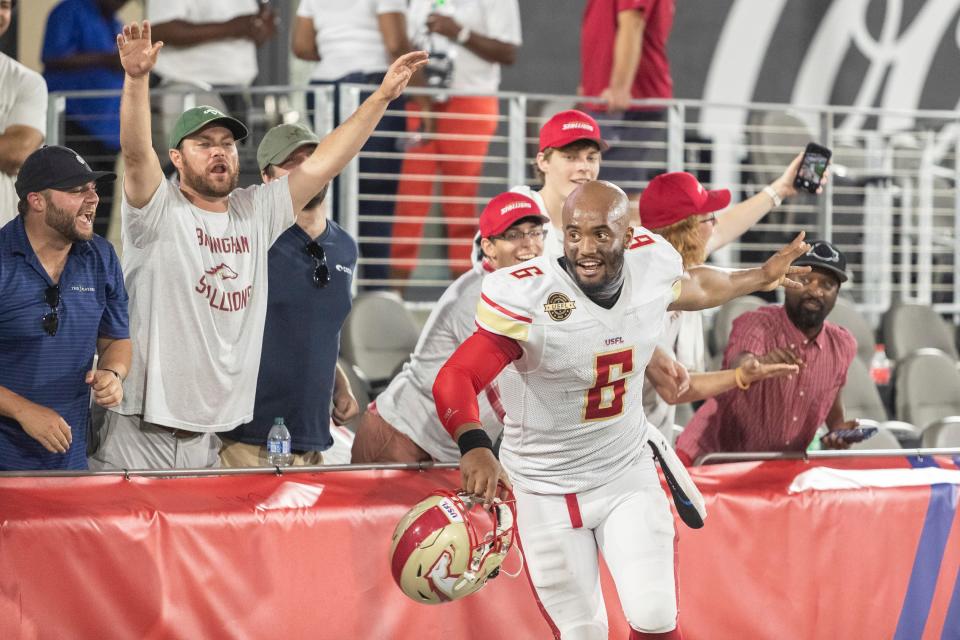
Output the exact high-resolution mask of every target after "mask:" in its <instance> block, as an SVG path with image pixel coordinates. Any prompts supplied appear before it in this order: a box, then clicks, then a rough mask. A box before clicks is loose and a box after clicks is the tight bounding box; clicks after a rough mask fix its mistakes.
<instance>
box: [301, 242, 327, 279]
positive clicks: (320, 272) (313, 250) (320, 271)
mask: <svg viewBox="0 0 960 640" xmlns="http://www.w3.org/2000/svg"><path fill="white" fill-rule="evenodd" d="M306 250H307V254H308V255H309V256H310V257H311V258H313V284H314V286H315V287H317V288H318V289H322V288H324V287H325V286H327V285H328V284H330V269H329V268H327V254H326V252H324V250H323V247H321V246H320V245H319V244H317V242H316V241H315V240H311V241H310V242H308V243H307V246H306Z"/></svg>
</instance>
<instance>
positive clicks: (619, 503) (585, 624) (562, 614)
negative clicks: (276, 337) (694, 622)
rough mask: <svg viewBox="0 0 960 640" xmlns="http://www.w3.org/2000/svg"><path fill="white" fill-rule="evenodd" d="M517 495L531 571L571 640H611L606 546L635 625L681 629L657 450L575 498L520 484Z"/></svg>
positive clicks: (544, 600) (646, 452)
mask: <svg viewBox="0 0 960 640" xmlns="http://www.w3.org/2000/svg"><path fill="white" fill-rule="evenodd" d="M514 494H515V496H516V499H517V528H518V532H519V537H520V543H521V546H522V548H523V552H524V555H525V557H526V565H527V571H528V572H529V575H530V579H531V580H532V582H533V586H534V588H535V590H536V595H537V597H538V599H539V600H540V603H541V605H542V606H543V608H544V609H545V610H546V613H547V614H548V616H549V618H550V620H549V622H550V623H551V626H552V627H554V628H555V629H557V630H559V632H560V637H561V638H563V640H594V639H596V640H607V612H606V608H605V605H604V602H603V594H602V593H601V591H600V571H599V564H598V558H597V550H598V548H599V551H600V553H602V554H603V557H604V559H605V560H606V563H607V566H608V567H609V569H610V573H611V574H612V576H613V580H614V583H615V584H616V587H617V593H618V595H619V596H620V603H621V605H622V607H623V613H624V615H625V616H626V618H627V622H628V623H629V624H630V626H631V627H632V628H633V629H637V630H639V631H645V632H648V633H663V632H666V631H670V630H671V629H674V628H675V627H676V623H677V591H676V582H675V576H674V563H675V548H676V547H675V535H676V534H675V531H674V527H673V515H672V513H671V512H670V505H669V503H668V502H667V496H666V495H665V494H664V491H663V489H662V488H661V485H660V480H659V478H658V476H657V472H656V468H655V466H654V462H653V456H652V455H651V453H650V450H649V448H645V449H644V454H643V456H642V457H641V459H640V461H639V463H638V464H637V465H635V466H633V467H631V468H629V469H627V471H625V472H624V473H623V474H621V475H620V476H619V477H618V478H616V479H615V480H613V481H612V482H610V483H608V484H606V485H604V486H601V487H597V488H595V489H591V490H589V491H585V492H582V493H578V494H570V495H568V496H564V495H542V494H532V493H527V492H524V491H523V490H521V489H519V488H517V487H515V488H514ZM578 525H579V526H578Z"/></svg>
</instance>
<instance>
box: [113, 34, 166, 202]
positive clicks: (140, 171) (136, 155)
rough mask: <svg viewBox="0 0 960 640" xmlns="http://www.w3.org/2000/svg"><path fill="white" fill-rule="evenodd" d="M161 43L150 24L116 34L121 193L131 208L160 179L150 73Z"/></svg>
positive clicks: (147, 196) (149, 193)
mask: <svg viewBox="0 0 960 640" xmlns="http://www.w3.org/2000/svg"><path fill="white" fill-rule="evenodd" d="M161 47H163V43H162V42H156V43H154V42H153V41H152V40H151V34H150V23H149V22H147V21H146V20H144V21H143V23H142V24H138V23H136V22H131V23H130V24H128V25H126V26H124V27H123V33H120V34H118V35H117V49H118V51H119V52H120V64H121V65H123V70H124V78H123V94H122V96H121V98H120V155H121V156H122V157H123V165H124V168H123V172H124V173H123V192H124V195H126V197H127V202H129V203H130V205H131V206H133V207H136V208H140V207H143V206H144V205H145V204H147V202H149V201H150V198H151V197H152V196H153V194H154V193H155V192H156V190H157V187H159V186H160V183H161V181H162V180H163V170H162V169H161V168H160V160H159V159H158V158H157V154H156V152H155V151H154V150H153V142H152V137H151V130H150V70H151V69H153V67H154V65H155V64H157V55H158V54H159V53H160V48H161Z"/></svg>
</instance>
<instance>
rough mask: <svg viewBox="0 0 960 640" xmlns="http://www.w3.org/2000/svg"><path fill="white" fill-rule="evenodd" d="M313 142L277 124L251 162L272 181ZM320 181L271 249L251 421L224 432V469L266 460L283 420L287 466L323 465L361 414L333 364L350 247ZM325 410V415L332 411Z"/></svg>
mask: <svg viewBox="0 0 960 640" xmlns="http://www.w3.org/2000/svg"><path fill="white" fill-rule="evenodd" d="M319 143H320V138H318V137H317V136H316V134H314V133H313V131H311V130H310V129H308V128H306V127H304V126H303V125H300V124H281V125H279V126H277V127H274V128H273V129H270V131H268V132H267V134H266V135H265V136H264V137H263V140H261V141H260V147H259V148H258V149H257V164H258V165H259V167H260V176H261V178H262V179H263V182H264V184H271V183H273V182H275V181H276V180H279V179H280V178H282V177H283V176H286V175H288V174H289V173H290V172H291V171H293V170H294V169H296V168H297V167H299V166H300V165H301V164H303V163H304V162H305V161H306V159H307V158H309V157H310V154H311V153H313V150H314V149H316V147H317V145H318V144H319ZM326 194H327V186H326V185H325V186H324V187H323V188H322V189H321V190H320V193H318V194H317V195H316V196H315V197H314V198H313V199H312V200H311V201H310V202H308V203H307V205H306V206H305V207H304V212H305V213H307V214H309V215H301V216H297V223H296V224H295V225H293V226H291V227H290V228H289V229H287V230H286V231H284V232H283V233H282V234H281V235H280V237H279V238H277V240H276V242H274V243H273V246H272V247H270V253H269V259H268V261H267V262H268V271H269V281H270V285H269V290H270V293H269V297H268V301H267V320H266V325H265V328H264V333H263V350H262V353H263V355H262V356H261V358H260V374H259V376H258V378H257V399H256V402H255V404H254V408H253V420H251V421H249V422H247V423H246V424H244V425H241V426H239V427H237V428H236V429H234V430H233V431H231V432H229V433H227V434H226V437H224V438H223V449H222V450H221V452H220V462H221V464H223V466H226V467H257V466H264V465H266V464H268V461H267V448H266V446H265V444H266V442H267V434H268V433H269V432H270V427H271V426H272V425H273V420H274V419H275V418H278V417H282V418H284V421H285V423H286V425H287V427H288V428H289V430H290V434H291V451H292V453H293V464H307V465H312V464H322V463H323V452H324V451H326V450H328V449H329V448H330V447H331V446H332V445H333V437H332V436H331V434H330V419H331V417H332V418H333V422H334V423H335V424H337V425H342V424H344V423H345V422H348V421H350V420H351V419H353V417H354V416H356V415H357V413H358V411H359V407H358V405H357V399H356V398H355V397H354V396H353V393H352V391H351V389H350V383H349V382H348V381H347V378H346V375H345V374H344V373H343V371H341V370H340V368H339V366H338V365H337V354H338V352H339V351H340V328H341V327H342V326H343V321H344V320H345V319H346V317H347V314H348V313H350V307H351V292H350V288H351V284H352V282H353V273H354V271H355V270H356V266H357V243H356V241H355V240H354V239H353V238H351V237H350V236H349V235H348V234H347V232H346V231H344V230H343V229H342V228H341V227H340V225H338V224H337V223H336V222H334V221H333V220H328V219H327V205H326V203H325V202H324V197H325V196H326ZM331 407H332V416H331Z"/></svg>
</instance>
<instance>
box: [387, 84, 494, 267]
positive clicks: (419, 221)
mask: <svg viewBox="0 0 960 640" xmlns="http://www.w3.org/2000/svg"><path fill="white" fill-rule="evenodd" d="M499 112H500V109H499V104H498V101H497V98H493V97H479V96H451V97H450V98H449V99H448V100H447V101H446V102H443V103H437V104H435V105H434V113H435V114H437V115H438V116H439V117H437V118H436V119H435V120H434V122H435V125H436V127H435V131H434V133H436V134H437V135H438V136H440V137H441V139H438V140H430V141H428V142H426V143H425V144H423V145H418V146H416V147H413V148H411V149H410V155H408V156H407V157H406V158H404V160H403V169H402V170H401V178H400V186H399V188H398V189H397V207H396V210H395V212H394V223H393V242H394V244H393V247H392V249H391V258H392V260H393V263H394V265H395V273H396V272H399V274H405V275H409V273H410V272H411V271H413V268H414V266H415V265H416V258H417V252H418V251H419V249H420V239H421V236H422V234H423V223H424V220H423V219H424V218H426V217H427V215H428V214H429V212H430V206H431V196H432V195H433V182H434V177H435V176H442V177H443V178H444V180H443V181H442V182H441V188H440V193H441V195H442V196H443V197H444V199H448V198H449V199H451V200H450V201H445V202H443V204H442V205H441V209H442V211H443V216H444V218H445V219H446V220H447V225H446V227H447V236H446V237H447V239H448V240H449V244H448V245H447V257H448V258H449V259H450V261H451V265H450V266H451V270H452V271H453V272H454V274H460V273H463V272H465V271H467V270H468V269H470V252H471V245H472V240H473V236H474V234H475V233H476V231H477V222H476V220H477V206H476V204H475V203H473V202H471V200H472V199H474V198H476V197H477V190H478V188H479V182H478V180H477V178H478V177H479V176H480V173H481V172H482V171H483V160H484V157H485V156H486V155H487V148H488V147H489V146H490V138H491V137H493V134H494V132H495V131H496V129H497V115H498V114H499ZM444 114H456V115H458V116H461V117H457V118H445V117H443V115H444ZM465 115H468V116H470V117H462V116H465ZM419 126H420V122H419V118H418V117H416V116H412V117H410V118H409V119H408V126H407V128H408V130H417V129H418V128H419ZM447 136H452V138H447ZM463 136H468V139H461V137H463ZM438 156H445V157H443V158H440V157H438ZM453 218H462V219H463V221H455V222H452V221H451V219H453ZM466 220H469V222H466Z"/></svg>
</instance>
